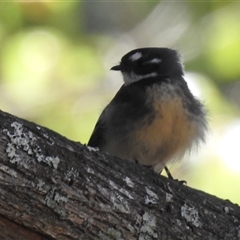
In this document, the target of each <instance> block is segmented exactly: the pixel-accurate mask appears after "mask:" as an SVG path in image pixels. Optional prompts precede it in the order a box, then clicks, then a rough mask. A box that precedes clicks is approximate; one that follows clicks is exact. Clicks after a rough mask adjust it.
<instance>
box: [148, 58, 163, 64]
mask: <svg viewBox="0 0 240 240" xmlns="http://www.w3.org/2000/svg"><path fill="white" fill-rule="evenodd" d="M148 62H149V63H160V62H162V59H161V58H154V59H152V60H150V61H148Z"/></svg>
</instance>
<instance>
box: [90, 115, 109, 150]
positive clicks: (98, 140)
mask: <svg viewBox="0 0 240 240" xmlns="http://www.w3.org/2000/svg"><path fill="white" fill-rule="evenodd" d="M103 114H104V111H103V113H102V114H101V116H100V117H99V119H98V121H97V123H96V125H95V128H94V130H93V133H92V135H91V137H90V139H89V141H88V144H87V145H88V146H91V147H99V148H101V146H103V145H104V143H105V138H104V133H105V130H106V124H105V123H104V121H103V120H102V118H101V117H102V115H103Z"/></svg>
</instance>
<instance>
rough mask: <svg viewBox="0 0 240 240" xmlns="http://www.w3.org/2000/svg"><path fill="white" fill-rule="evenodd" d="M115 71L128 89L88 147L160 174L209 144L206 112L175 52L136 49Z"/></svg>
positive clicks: (106, 113)
mask: <svg viewBox="0 0 240 240" xmlns="http://www.w3.org/2000/svg"><path fill="white" fill-rule="evenodd" d="M111 70H115V71H121V73H122V76H123V81H124V84H123V85H122V87H121V88H120V89H119V91H118V92H117V94H116V95H115V96H114V98H113V99H112V100H111V102H110V103H109V104H108V105H107V106H106V107H105V109H104V110H103V112H102V113H101V115H100V117H99V119H98V121H97V123H96V126H95V128H94V131H93V133H92V135H91V137H90V140H89V142H88V146H91V147H98V148H99V149H100V150H102V151H104V152H108V153H109V154H111V155H113V156H117V157H119V158H122V159H126V160H129V161H132V162H136V163H139V164H141V165H146V166H151V167H152V168H153V169H154V171H156V172H158V173H160V172H161V171H162V170H163V168H165V169H166V171H168V168H167V167H166V164H167V163H169V162H171V161H174V160H179V159H181V158H182V157H183V156H184V154H185V153H187V152H189V151H190V150H191V149H192V147H193V146H194V145H195V146H197V145H198V144H199V143H200V142H203V141H204V140H205V135H206V132H207V121H206V111H205V109H204V106H203V104H202V103H201V102H200V101H199V100H197V99H196V98H195V97H194V96H193V95H192V93H191V92H190V90H189V88H188V86H187V83H186V81H185V80H184V78H183V75H184V72H183V66H182V63H181V60H180V56H179V54H178V52H177V51H175V50H172V49H170V48H139V49H135V50H132V51H130V52H129V53H127V54H126V55H124V56H123V57H122V59H121V61H120V64H119V65H117V66H114V67H112V68H111ZM167 173H168V172H167ZM169 174H170V173H169ZM169 174H168V176H169V177H171V174H170V175H169Z"/></svg>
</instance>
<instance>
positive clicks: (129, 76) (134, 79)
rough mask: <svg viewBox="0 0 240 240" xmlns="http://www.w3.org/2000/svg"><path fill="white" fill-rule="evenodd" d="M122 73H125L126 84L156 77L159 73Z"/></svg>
mask: <svg viewBox="0 0 240 240" xmlns="http://www.w3.org/2000/svg"><path fill="white" fill-rule="evenodd" d="M122 75H123V81H124V85H129V84H131V83H134V82H137V81H139V80H142V79H144V78H149V77H156V76H157V73H156V72H153V73H149V74H146V75H137V74H134V73H133V72H131V73H130V74H128V73H125V72H123V73H122Z"/></svg>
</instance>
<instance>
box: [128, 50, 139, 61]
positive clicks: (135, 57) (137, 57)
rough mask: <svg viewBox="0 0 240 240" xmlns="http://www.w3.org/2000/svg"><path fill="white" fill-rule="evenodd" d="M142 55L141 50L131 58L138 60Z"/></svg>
mask: <svg viewBox="0 0 240 240" xmlns="http://www.w3.org/2000/svg"><path fill="white" fill-rule="evenodd" d="M141 57H142V54H141V53H140V52H136V53H134V54H133V55H132V56H131V57H130V58H129V59H130V60H131V61H133V62H134V61H136V60H138V59H139V58H141Z"/></svg>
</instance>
